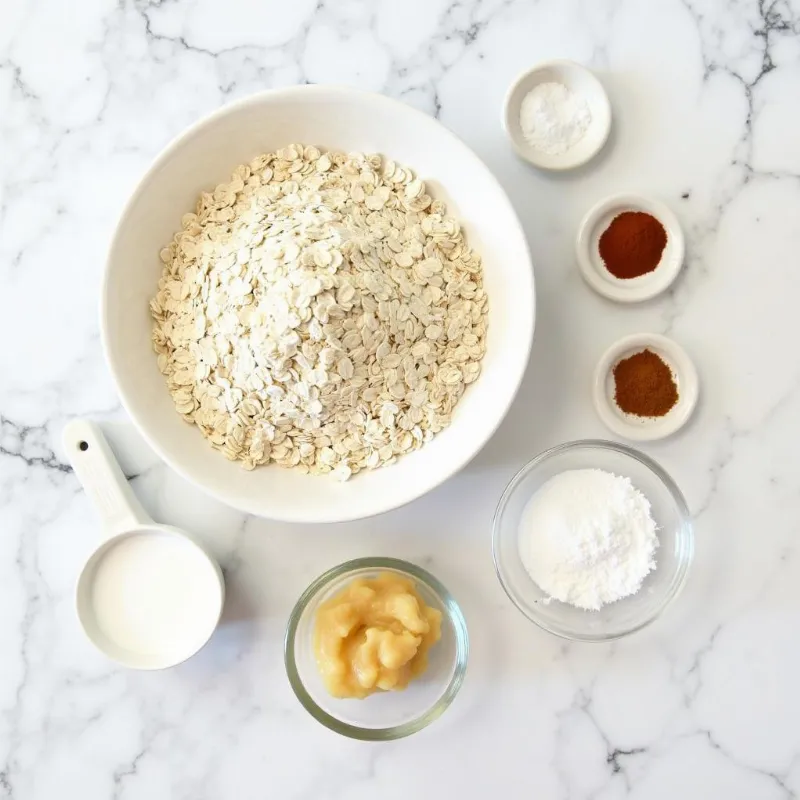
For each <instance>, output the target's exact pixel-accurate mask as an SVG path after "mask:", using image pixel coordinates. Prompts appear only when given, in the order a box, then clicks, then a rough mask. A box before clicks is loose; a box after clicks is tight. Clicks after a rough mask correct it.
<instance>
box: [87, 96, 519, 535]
mask: <svg viewBox="0 0 800 800" xmlns="http://www.w3.org/2000/svg"><path fill="white" fill-rule="evenodd" d="M294 142H302V143H304V144H314V145H316V146H317V147H319V148H321V149H325V150H328V149H333V150H344V151H347V152H351V151H362V152H367V153H375V152H377V153H381V154H384V155H386V156H388V157H390V158H392V159H394V160H396V161H398V162H400V163H402V164H404V165H407V166H409V167H410V168H411V169H412V170H414V172H415V174H417V175H419V177H420V178H422V179H423V180H424V181H426V183H427V185H428V186H429V187H430V192H431V194H432V195H433V196H434V198H435V199H441V200H443V201H444V202H445V203H446V204H447V212H448V214H450V215H452V216H454V217H455V218H456V219H458V220H459V221H460V222H461V223H462V225H463V228H464V230H465V231H466V234H467V241H468V243H469V245H470V246H471V247H473V248H474V249H475V250H476V251H477V252H478V253H480V255H481V257H482V259H483V265H484V289H485V291H486V293H487V295H488V298H489V315H488V334H487V352H486V356H485V358H484V359H483V362H482V368H483V374H482V375H481V377H480V378H479V379H478V380H477V381H476V382H475V383H474V384H471V385H470V386H468V387H467V390H466V392H465V393H464V396H463V397H462V398H461V400H460V401H459V403H458V405H457V406H456V408H455V411H454V413H453V421H452V424H451V425H450V427H449V428H447V429H446V430H444V431H443V432H442V433H440V434H438V435H437V436H436V437H435V438H434V440H433V441H432V442H430V443H428V444H426V445H425V446H424V447H422V448H421V449H420V450H418V451H416V452H414V453H411V454H409V455H407V456H404V457H403V458H401V459H400V460H399V461H398V463H397V464H395V465H393V466H391V467H385V468H382V469H378V470H373V471H369V472H365V473H361V474H359V475H357V476H355V477H354V478H353V479H352V480H350V481H348V482H347V483H339V482H337V481H336V480H334V479H333V478H331V477H330V476H310V475H302V474H300V473H299V472H298V471H296V470H291V469H284V468H282V467H278V466H275V465H269V466H266V467H261V468H258V469H256V470H254V471H252V472H248V471H246V470H244V469H243V468H242V467H241V466H240V465H239V464H237V463H232V462H229V461H228V460H227V459H226V458H225V457H224V456H223V455H222V454H221V453H219V452H217V451H216V450H214V449H213V448H212V447H211V445H210V444H209V442H208V441H206V440H205V439H204V438H203V436H202V435H201V433H200V431H199V429H198V428H196V427H195V426H193V425H188V424H187V423H186V422H184V420H183V419H182V418H181V416H180V415H179V414H178V412H177V411H176V410H175V407H174V405H173V401H172V398H171V397H170V394H169V391H168V390H167V386H166V382H165V380H164V377H163V376H162V375H161V373H160V372H159V370H158V366H157V363H156V356H155V353H154V352H153V350H152V346H151V343H150V336H151V329H152V319H151V316H150V311H149V308H148V305H149V302H150V300H151V298H152V297H153V295H154V294H155V292H156V289H157V284H158V279H159V277H160V275H161V272H162V269H163V264H162V263H161V261H160V259H159V252H160V250H161V248H162V247H163V246H164V245H165V244H166V243H167V242H169V241H170V240H171V239H172V237H173V235H174V233H175V232H176V231H177V230H179V229H180V227H181V217H182V216H183V214H185V213H186V212H188V211H190V210H192V209H193V208H194V206H195V203H196V202H197V198H198V196H199V194H200V192H201V191H203V190H208V189H213V187H214V186H216V185H217V184H218V183H220V182H222V181H227V180H228V179H229V178H230V175H231V173H232V171H233V170H234V169H235V168H236V167H237V166H238V165H239V164H243V163H246V162H248V161H250V160H251V159H252V158H253V157H254V156H257V155H259V154H260V153H265V152H270V151H275V150H276V149H278V148H281V147H285V146H286V145H288V144H291V143H294ZM533 326H534V290H533V269H532V266H531V260H530V254H529V252H528V246H527V242H526V240H525V235H524V233H523V230H522V227H521V225H520V223H519V220H518V218H517V216H516V214H515V212H514V209H513V208H512V206H511V203H510V202H509V200H508V197H507V196H506V194H505V192H504V191H503V189H502V187H501V186H500V184H499V183H498V182H497V180H496V179H495V178H494V176H493V175H492V173H491V172H490V171H489V169H488V168H487V167H486V166H485V165H484V164H483V162H482V161H481V160H480V159H479V158H478V157H477V156H476V155H475V154H474V153H473V152H472V151H471V150H470V149H469V148H468V147H467V146H466V145H464V144H463V142H461V140H460V139H458V138H457V137H456V136H454V135H453V134H452V133H450V131H448V130H447V129H446V128H445V127H444V126H443V125H441V124H440V123H439V122H437V121H436V120H435V119H433V118H432V117H429V116H427V115H426V114H423V113H421V112H419V111H415V110H414V109H412V108H410V107H409V106H406V105H404V104H402V103H400V102H397V101H395V100H391V99H389V98H387V97H383V96H381V95H376V94H371V93H368V92H361V91H358V90H355V89H348V88H341V87H332V86H298V87H292V88H289V89H279V90H272V91H268V92H263V93H260V94H256V95H253V96H252V97H249V98H246V99H244V100H242V101H239V102H237V103H234V104H233V105H230V106H226V107H225V108H222V109H220V110H219V111H217V112H216V113H214V114H212V115H211V116H209V117H206V118H205V119H203V120H201V121H200V122H198V123H197V124H196V125H194V126H192V127H191V128H189V130H187V131H186V132H185V133H183V134H182V135H181V136H179V137H178V138H177V139H176V140H175V141H174V142H173V143H172V144H170V145H169V146H168V147H167V148H166V150H164V152H163V153H162V154H161V155H160V156H159V157H158V158H157V159H156V161H155V163H154V164H153V166H152V167H151V168H150V170H149V171H148V172H147V174H146V175H145V176H144V178H143V179H142V182H141V183H140V184H139V186H138V188H137V189H136V191H135V192H134V194H133V197H132V198H131V199H130V201H129V203H128V204H127V206H126V207H125V209H124V211H123V213H122V217H121V219H120V221H119V224H118V227H117V230H116V233H115V236H114V239H113V241H112V244H111V249H110V252H109V256H108V263H107V266H106V274H105V284H104V287H103V295H102V310H101V328H102V335H103V343H104V347H105V352H106V356H107V359H108V363H109V366H110V368H111V372H112V374H113V376H114V379H115V381H116V384H117V388H118V390H119V393H120V396H121V399H122V403H123V405H124V406H125V409H126V410H127V411H128V413H129V414H130V416H131V418H132V419H133V421H134V423H135V424H136V426H137V427H138V429H139V430H140V431H141V433H142V434H143V436H144V437H145V439H147V441H148V442H149V443H150V445H151V446H152V447H153V448H154V449H155V450H156V452H157V453H158V454H159V455H160V456H161V457H162V458H163V459H164V460H165V461H166V462H167V463H168V464H169V465H170V466H171V467H173V468H174V469H175V470H176V471H177V472H178V473H180V474H181V475H182V476H183V477H185V478H187V479H188V480H190V481H191V482H192V483H194V484H196V485H197V486H199V487H200V488H201V489H203V490H205V491H207V492H208V493H209V494H211V495H213V496H214V497H216V498H217V499H219V500H221V501H223V502H225V503H227V504H228V505H231V506H233V507H235V508H238V509H241V510H242V511H246V512H248V513H252V514H257V515H260V516H264V517H269V518H272V519H280V520H286V521H292V522H334V521H342V520H349V519H358V518H361V517H367V516H370V515H373V514H378V513H380V512H383V511H388V510H390V509H392V508H396V507H398V506H401V505H403V504H404V503H407V502H409V501H411V500H414V499H415V498H417V497H420V496H421V495H423V494H425V493H426V492H428V491H430V490H431V489H433V488H434V487H436V486H437V485H439V484H440V483H442V482H443V481H444V480H446V479H447V478H449V477H450V476H451V475H453V474H454V473H455V472H457V471H458V470H459V469H461V467H463V466H464V465H465V464H466V463H467V462H468V461H469V460H470V459H471V458H472V457H473V456H474V455H475V454H476V453H477V452H478V450H480V448H481V447H482V446H483V445H484V444H485V443H486V442H487V441H488V439H489V438H490V437H491V435H492V433H493V432H494V431H495V429H496V428H497V426H498V425H499V424H500V422H501V420H502V419H503V417H504V416H505V414H506V411H507V410H508V408H509V406H510V405H511V402H512V400H513V399H514V396H515V394H516V392H517V388H518V386H519V384H520V381H521V380H522V376H523V374H524V371H525V368H526V366H527V363H528V355H529V353H530V346H531V340H532V337H533Z"/></svg>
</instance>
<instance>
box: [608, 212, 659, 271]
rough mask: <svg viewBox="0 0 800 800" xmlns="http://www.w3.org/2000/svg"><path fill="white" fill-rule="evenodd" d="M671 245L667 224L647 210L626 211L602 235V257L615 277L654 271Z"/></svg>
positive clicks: (612, 221)
mask: <svg viewBox="0 0 800 800" xmlns="http://www.w3.org/2000/svg"><path fill="white" fill-rule="evenodd" d="M666 246H667V232H666V231H665V230H664V226H663V225H662V224H661V223H660V222H659V221H658V220H657V219H656V218H655V217H652V216H650V214H645V213H644V212H643V211H623V212H622V214H618V215H617V216H616V217H614V219H612V220H611V224H610V225H609V226H608V227H607V228H606V229H605V231H603V233H602V235H601V236H600V242H599V247H600V257H601V258H602V259H603V262H604V263H605V265H606V269H607V270H608V271H609V272H610V273H611V274H612V275H613V276H614V277H615V278H623V279H629V278H638V277H640V276H641V275H646V274H647V273H648V272H652V271H653V270H654V269H655V268H656V267H657V266H658V263H659V261H661V256H662V254H663V252H664V248H665V247H666Z"/></svg>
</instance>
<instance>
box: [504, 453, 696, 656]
mask: <svg viewBox="0 0 800 800" xmlns="http://www.w3.org/2000/svg"><path fill="white" fill-rule="evenodd" d="M581 449H587V450H592V449H596V450H612V451H614V452H616V453H620V454H622V455H624V456H628V457H629V458H633V459H634V460H635V461H638V462H639V463H640V464H642V466H644V467H646V468H647V469H649V470H650V471H651V472H652V473H653V474H654V475H655V476H656V477H657V478H658V479H659V480H660V481H661V483H662V484H663V485H664V487H665V488H666V490H667V492H668V493H669V494H670V496H671V497H672V500H673V501H674V503H675V506H676V508H677V510H678V516H679V517H680V527H679V530H678V533H677V534H676V536H677V537H680V538H682V539H683V546H684V549H685V558H684V559H683V560H682V561H681V562H680V564H679V565H678V569H677V570H676V573H675V577H674V579H673V581H672V583H671V585H670V587H669V590H668V591H667V592H666V593H665V594H664V597H663V598H662V600H661V603H660V605H659V606H658V608H657V609H656V610H655V611H654V612H653V613H652V614H650V615H649V616H648V617H646V618H645V619H643V620H642V621H641V622H640V623H638V624H637V625H634V626H632V627H630V628H628V629H627V630H623V631H620V632H618V633H604V634H572V633H569V632H567V631H564V630H562V629H559V628H557V627H556V626H553V625H550V624H548V623H547V622H545V621H544V620H542V619H540V618H538V617H537V616H536V615H535V614H531V613H530V611H529V610H528V609H527V608H525V607H524V606H523V605H522V604H521V603H520V602H519V601H518V600H517V598H516V596H515V595H514V593H513V592H512V591H511V588H510V587H509V585H508V583H507V582H506V579H505V577H504V568H503V567H502V565H501V561H502V559H501V558H500V555H499V552H498V551H499V546H498V539H499V528H500V518H501V517H502V516H503V512H504V511H505V509H506V506H507V505H508V501H509V498H510V497H511V494H512V493H513V492H514V490H515V489H516V488H517V486H518V485H519V484H520V483H521V482H522V480H523V479H524V478H525V477H526V476H527V475H528V474H529V473H530V472H532V471H533V470H534V469H536V467H538V466H540V465H541V464H543V463H544V462H545V461H548V460H550V459H551V458H553V457H554V456H559V455H562V454H563V453H566V452H570V451H572V450H581ZM693 559H694V528H693V526H692V517H691V514H690V512H689V506H688V505H687V503H686V499H685V498H684V496H683V493H682V492H681V490H680V488H679V487H678V484H677V483H675V481H674V480H673V479H672V476H670V474H669V473H668V472H667V471H666V470H665V469H664V468H663V467H662V466H661V465H660V464H659V463H658V462H656V461H655V460H653V459H652V458H650V456H648V455H645V454H644V453H642V452H641V451H640V450H636V449H635V448H633V447H630V446H629V445H626V444H622V443H620V442H612V441H610V440H608V439H576V440H575V441H571V442H563V443H562V444H557V445H555V446H554V447H550V448H548V449H547V450H544V451H542V452H541V453H539V454H538V455H536V456H534V457H533V458H532V459H531V460H530V461H528V462H527V463H526V464H525V465H523V466H522V467H521V468H520V469H519V470H518V471H517V473H516V474H515V475H514V477H513V478H511V480H510V481H509V482H508V484H507V486H506V488H505V489H504V490H503V494H502V495H501V496H500V500H499V501H498V503H497V508H496V509H495V512H494V516H493V517H492V561H493V562H494V570H495V573H496V575H497V578H498V580H499V581H500V585H501V586H502V587H503V591H504V592H505V593H506V596H507V597H508V599H509V600H511V602H512V603H513V604H514V606H515V607H516V608H517V609H518V610H519V611H520V612H521V613H522V614H523V615H524V616H525V617H526V618H527V619H529V620H530V621H531V622H532V623H533V624H534V625H536V626H538V627H539V628H541V629H542V630H544V631H547V632H548V633H552V634H553V635H554V636H558V637H560V638H561V639H566V640H568V641H572V642H610V641H614V640H615V639H622V638H623V637H625V636H630V635H631V634H632V633H636V632H637V631H640V630H642V629H643V628H646V627H647V626H648V625H650V624H651V623H653V622H655V621H656V620H657V619H658V618H659V617H660V616H661V615H662V614H663V613H664V611H666V609H667V608H668V607H669V606H670V605H671V604H672V601H673V600H675V598H676V597H678V595H679V594H680V593H681V590H682V589H683V587H684V585H685V584H686V579H687V576H688V574H689V567H690V566H691V564H692V560H693Z"/></svg>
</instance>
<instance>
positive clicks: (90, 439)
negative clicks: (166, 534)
mask: <svg viewBox="0 0 800 800" xmlns="http://www.w3.org/2000/svg"><path fill="white" fill-rule="evenodd" d="M63 441H64V448H65V450H66V453H67V458H68V459H69V461H70V463H71V464H72V467H73V469H74V470H75V474H76V475H77V476H78V480H79V481H80V482H81V485H82V486H83V488H84V490H85V491H86V494H87V496H88V497H89V499H90V500H91V502H92V504H93V505H94V507H95V508H96V509H97V511H98V513H99V514H100V518H101V521H102V523H103V531H104V533H105V535H106V536H107V537H111V536H116V534H118V533H124V532H125V531H129V530H133V529H135V528H139V527H141V526H143V525H152V524H153V521H152V519H150V517H149V516H148V514H147V512H146V511H145V510H144V508H142V504H141V503H140V502H139V501H138V500H137V498H136V495H135V494H134V493H133V490H132V489H131V487H130V484H129V483H128V479H127V478H126V477H125V475H123V473H122V470H121V469H120V467H119V464H118V463H117V459H116V458H115V457H114V453H112V452H111V448H110V447H109V446H108V442H107V441H106V437H105V436H104V435H103V432H102V431H101V430H100V428H99V427H98V426H97V425H95V424H93V423H91V422H86V421H85V420H80V419H76V420H73V421H72V422H70V423H68V424H67V426H66V427H65V428H64V434H63Z"/></svg>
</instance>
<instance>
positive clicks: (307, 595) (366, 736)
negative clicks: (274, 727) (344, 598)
mask: <svg viewBox="0 0 800 800" xmlns="http://www.w3.org/2000/svg"><path fill="white" fill-rule="evenodd" d="M367 569H369V570H376V569H378V570H388V571H393V572H399V573H401V574H404V575H408V576H409V577H411V578H413V579H414V580H416V581H419V582H421V583H424V584H425V585H426V586H427V588H428V589H430V590H431V591H432V592H433V594H435V595H436V596H437V597H438V598H439V601H440V602H441V604H442V606H443V607H444V609H445V612H446V613H447V616H448V619H449V620H450V622H451V624H452V625H453V630H454V632H455V639H456V658H455V669H454V670H453V675H452V677H451V678H450V682H449V683H448V685H447V687H446V688H445V690H444V692H443V693H442V694H441V695H440V697H439V698H438V699H437V701H436V702H435V703H434V704H433V705H432V706H431V707H430V708H429V709H428V710H427V711H425V712H424V713H423V714H421V715H420V716H418V717H416V718H415V719H413V720H411V721H410V722H405V723H403V724H401V725H391V726H388V727H385V728H362V727H360V726H358V725H352V724H350V723H347V722H342V721H341V720H340V719H337V718H336V717H335V716H333V715H332V714H329V713H328V712H327V711H325V710H324V709H323V708H321V707H320V706H319V705H318V704H317V703H316V702H315V701H314V700H313V698H312V697H311V695H310V694H309V692H308V691H307V689H306V687H305V684H304V683H303V681H302V678H301V677H300V673H299V671H298V669H297V661H296V659H295V654H294V643H295V639H296V637H297V629H298V625H299V623H300V618H301V617H302V615H303V612H304V611H305V610H306V607H307V606H308V604H309V603H310V602H311V601H312V600H313V599H314V598H315V597H316V596H317V595H318V594H319V593H320V592H321V591H324V590H325V588H327V587H328V586H329V585H330V584H331V583H332V582H333V581H335V580H338V579H339V578H341V577H343V576H345V575H348V574H350V573H355V572H357V571H362V570H367ZM283 660H284V666H285V667H286V675H287V677H288V679H289V684H290V685H291V687H292V690H293V691H294V693H295V696H296V697H297V699H298V700H299V701H300V704H301V705H302V706H303V708H305V710H306V711H308V713H309V714H311V716H312V717H314V719H315V720H317V722H320V723H321V724H322V725H324V726H325V727H326V728H329V729H330V730H332V731H335V732H336V733H340V734H341V735H342V736H347V737H349V738H351V739H359V740H361V741H366V742H387V741H391V740H393V739H402V738H403V737H405V736H410V735H411V734H412V733H417V731H421V730H422V729H423V728H425V727H427V726H428V725H429V724H430V723H431V722H433V721H434V720H435V719H438V718H439V717H440V716H441V715H442V714H444V712H445V711H446V710H447V709H448V708H449V707H450V704H451V703H452V702H453V700H454V699H455V696H456V695H457V694H458V691H459V689H460V688H461V685H462V684H463V683H464V676H465V674H466V671H467V662H468V660H469V634H468V631H467V621H466V619H465V618H464V614H463V612H462V611H461V607H460V606H459V605H458V602H457V601H456V599H455V598H454V597H453V595H451V594H450V592H449V591H448V590H447V588H446V587H445V586H444V584H443V583H442V582H441V581H439V580H438V579H437V578H435V577H434V576H433V575H431V573H430V572H428V571H427V570H425V569H423V568H422V567H419V566H417V565H416V564H412V563H410V562H409V561H404V560H402V559H399V558H386V557H379V556H366V557H363V558H355V559H352V560H350V561H345V562H344V563H342V564H339V565H337V566H335V567H331V569H329V570H327V571H326V572H323V573H322V575H320V576H319V577H318V578H315V579H314V580H313V581H312V582H311V583H310V584H309V585H308V587H307V588H306V589H305V591H304V592H303V593H302V594H301V595H300V597H299V599H298V600H297V602H296V603H295V605H294V608H293V609H292V612H291V614H290V615H289V621H288V622H287V624H286V633H285V636H284V639H283Z"/></svg>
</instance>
